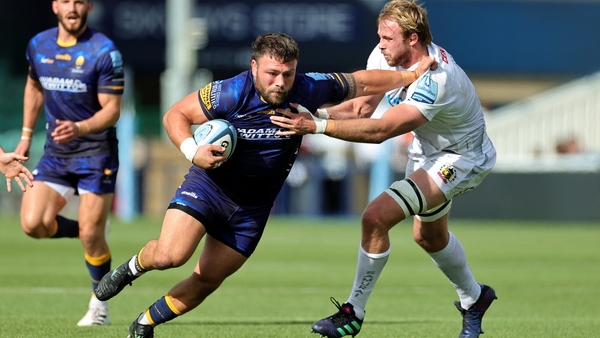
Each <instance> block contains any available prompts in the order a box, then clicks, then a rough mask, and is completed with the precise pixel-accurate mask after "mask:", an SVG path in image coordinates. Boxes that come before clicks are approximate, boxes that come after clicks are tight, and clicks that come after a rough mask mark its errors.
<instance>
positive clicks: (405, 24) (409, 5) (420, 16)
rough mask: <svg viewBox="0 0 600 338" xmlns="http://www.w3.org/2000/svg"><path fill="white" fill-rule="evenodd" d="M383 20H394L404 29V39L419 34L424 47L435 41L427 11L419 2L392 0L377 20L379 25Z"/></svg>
mask: <svg viewBox="0 0 600 338" xmlns="http://www.w3.org/2000/svg"><path fill="white" fill-rule="evenodd" d="M383 20H392V21H395V22H396V23H398V26H400V28H401V29H402V35H403V36H404V38H408V37H409V36H410V35H411V34H417V36H418V37H419V42H420V43H421V44H422V45H423V46H427V45H429V44H430V43H431V42H432V41H433V36H432V35H431V31H430V30H429V21H428V20H427V10H426V9H425V8H424V7H423V6H422V5H421V4H419V2H418V0H391V1H389V2H387V3H386V4H385V5H384V6H383V8H382V9H381V12H380V13H379V17H378V18H377V25H378V26H379V24H380V23H381V21H383Z"/></svg>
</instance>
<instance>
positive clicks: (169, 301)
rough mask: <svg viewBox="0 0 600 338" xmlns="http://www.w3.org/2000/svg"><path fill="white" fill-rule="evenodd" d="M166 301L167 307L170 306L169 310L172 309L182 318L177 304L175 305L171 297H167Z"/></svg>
mask: <svg viewBox="0 0 600 338" xmlns="http://www.w3.org/2000/svg"><path fill="white" fill-rule="evenodd" d="M165 301H166V302H167V306H169V309H171V311H173V313H174V314H176V315H178V316H181V311H179V310H177V308H176V307H175V304H173V301H172V300H171V297H170V296H169V295H168V294H167V295H165Z"/></svg>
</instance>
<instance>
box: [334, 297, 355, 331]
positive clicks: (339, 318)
mask: <svg viewBox="0 0 600 338" xmlns="http://www.w3.org/2000/svg"><path fill="white" fill-rule="evenodd" d="M329 300H330V301H331V303H333V305H335V307H337V308H338V310H339V311H338V312H337V313H335V314H333V315H332V316H331V317H329V318H330V319H331V322H332V323H333V325H335V326H341V325H346V324H348V321H349V320H352V317H353V314H352V307H351V305H347V306H344V304H342V305H340V303H339V302H338V301H337V300H336V299H335V298H333V297H330V298H329Z"/></svg>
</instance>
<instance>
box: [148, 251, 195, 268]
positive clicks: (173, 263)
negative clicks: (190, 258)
mask: <svg viewBox="0 0 600 338" xmlns="http://www.w3.org/2000/svg"><path fill="white" fill-rule="evenodd" d="M186 262H187V259H186V258H184V257H179V256H176V255H173V254H170V253H168V252H155V253H154V267H155V268H156V269H158V270H166V269H172V268H177V267H180V266H182V265H183V264H185V263H186Z"/></svg>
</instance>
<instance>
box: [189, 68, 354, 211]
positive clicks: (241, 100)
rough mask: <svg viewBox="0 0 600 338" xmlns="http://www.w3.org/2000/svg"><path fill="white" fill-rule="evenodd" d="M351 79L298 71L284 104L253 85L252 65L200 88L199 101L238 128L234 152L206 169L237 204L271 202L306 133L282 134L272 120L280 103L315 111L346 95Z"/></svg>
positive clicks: (207, 110) (215, 116) (213, 114)
mask: <svg viewBox="0 0 600 338" xmlns="http://www.w3.org/2000/svg"><path fill="white" fill-rule="evenodd" d="M348 92H349V87H348V82H347V80H346V78H345V77H344V76H342V75H341V74H338V73H327V74H325V73H307V74H296V78H295V81H294V87H293V88H292V90H291V91H290V94H289V97H288V99H287V101H286V102H285V103H284V104H283V105H282V106H281V107H273V106H271V105H269V104H268V103H266V102H265V101H264V100H263V99H262V98H261V97H260V95H259V93H258V92H257V91H256V88H255V87H254V78H253V76H252V72H251V71H250V70H248V71H246V72H243V73H241V74H239V75H237V76H235V77H233V78H230V79H227V80H223V81H215V82H213V83H210V84H208V85H207V86H205V87H204V88H202V89H201V90H200V91H199V93H198V95H199V101H200V106H201V107H202V109H203V110H204V113H205V114H206V116H207V117H208V119H209V120H212V119H225V120H228V121H229V122H231V124H233V126H234V127H235V129H236V130H237V135H238V143H237V146H236V148H235V152H234V153H233V155H232V156H231V157H230V158H229V159H228V160H227V162H225V164H223V165H222V166H221V167H219V168H218V170H207V171H206V174H207V175H208V177H210V179H211V180H212V181H214V182H215V183H216V184H217V185H218V186H219V187H221V188H223V189H224V190H225V191H226V193H227V194H228V195H229V196H230V197H231V198H232V199H233V200H234V201H236V202H237V203H239V204H243V205H256V204H263V203H272V202H273V201H274V200H275V198H276V196H277V194H278V193H279V190H280V189H281V187H282V185H283V183H284V181H285V179H286V177H287V176H288V174H289V172H290V169H291V168H292V165H293V163H294V161H295V160H296V156H297V154H298V149H299V148H300V143H301V141H302V136H292V137H280V136H277V135H276V133H277V132H278V131H279V130H280V128H279V127H278V126H276V125H274V124H273V123H272V122H271V119H270V117H271V116H272V115H275V114H276V112H275V109H276V108H283V109H286V108H289V103H290V102H291V103H298V104H301V105H302V106H304V107H306V108H308V110H310V111H315V110H317V108H319V107H321V106H322V105H323V104H325V103H339V102H341V101H343V100H344V99H346V97H347V96H348Z"/></svg>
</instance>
